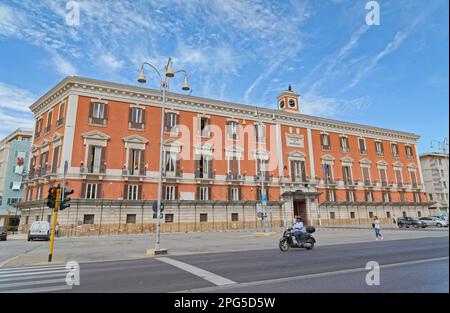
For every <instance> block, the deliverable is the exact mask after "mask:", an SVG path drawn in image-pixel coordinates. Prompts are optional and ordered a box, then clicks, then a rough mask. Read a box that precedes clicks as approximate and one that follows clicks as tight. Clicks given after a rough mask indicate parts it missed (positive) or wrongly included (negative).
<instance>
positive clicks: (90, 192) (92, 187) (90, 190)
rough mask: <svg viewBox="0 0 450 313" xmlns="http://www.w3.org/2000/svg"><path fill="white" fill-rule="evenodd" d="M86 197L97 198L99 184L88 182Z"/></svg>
mask: <svg viewBox="0 0 450 313" xmlns="http://www.w3.org/2000/svg"><path fill="white" fill-rule="evenodd" d="M86 199H97V184H86Z"/></svg>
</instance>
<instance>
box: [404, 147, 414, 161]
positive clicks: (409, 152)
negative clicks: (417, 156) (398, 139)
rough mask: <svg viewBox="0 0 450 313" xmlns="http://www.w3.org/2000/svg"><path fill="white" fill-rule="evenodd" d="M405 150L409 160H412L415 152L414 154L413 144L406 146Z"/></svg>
mask: <svg viewBox="0 0 450 313" xmlns="http://www.w3.org/2000/svg"><path fill="white" fill-rule="evenodd" d="M405 152H406V157H407V158H408V159H409V160H412V158H413V154H412V148H411V146H405Z"/></svg>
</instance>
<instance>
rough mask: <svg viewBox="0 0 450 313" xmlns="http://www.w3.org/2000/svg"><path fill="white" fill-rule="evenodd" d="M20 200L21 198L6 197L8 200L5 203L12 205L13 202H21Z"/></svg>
mask: <svg viewBox="0 0 450 313" xmlns="http://www.w3.org/2000/svg"><path fill="white" fill-rule="evenodd" d="M21 201H22V199H21V198H8V200H7V201H6V203H7V204H8V205H14V204H16V203H19V202H21Z"/></svg>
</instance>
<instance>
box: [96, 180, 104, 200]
mask: <svg viewBox="0 0 450 313" xmlns="http://www.w3.org/2000/svg"><path fill="white" fill-rule="evenodd" d="M96 198H97V199H101V198H103V195H102V184H97V195H96Z"/></svg>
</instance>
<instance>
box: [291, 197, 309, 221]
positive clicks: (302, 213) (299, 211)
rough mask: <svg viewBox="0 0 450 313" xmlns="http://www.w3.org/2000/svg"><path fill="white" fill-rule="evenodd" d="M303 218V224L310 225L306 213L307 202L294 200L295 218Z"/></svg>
mask: <svg viewBox="0 0 450 313" xmlns="http://www.w3.org/2000/svg"><path fill="white" fill-rule="evenodd" d="M297 217H301V218H302V220H303V224H305V225H308V224H309V220H308V214H307V212H306V200H294V218H297Z"/></svg>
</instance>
